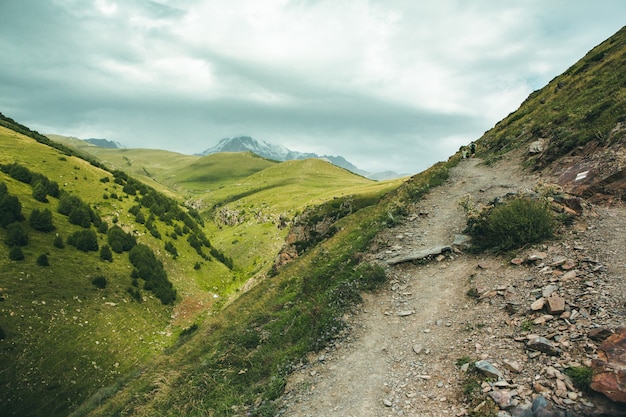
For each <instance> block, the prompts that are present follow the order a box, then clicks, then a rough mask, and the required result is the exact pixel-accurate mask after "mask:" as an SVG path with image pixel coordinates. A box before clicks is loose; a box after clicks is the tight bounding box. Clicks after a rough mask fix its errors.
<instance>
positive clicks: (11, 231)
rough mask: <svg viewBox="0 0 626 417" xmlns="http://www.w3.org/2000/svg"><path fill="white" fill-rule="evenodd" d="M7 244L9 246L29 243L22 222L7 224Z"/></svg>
mask: <svg viewBox="0 0 626 417" xmlns="http://www.w3.org/2000/svg"><path fill="white" fill-rule="evenodd" d="M5 242H6V244H7V245H8V246H26V245H28V235H27V234H26V231H25V230H24V227H22V224H21V223H18V222H14V223H11V224H10V225H8V226H7V237H6V241H5Z"/></svg>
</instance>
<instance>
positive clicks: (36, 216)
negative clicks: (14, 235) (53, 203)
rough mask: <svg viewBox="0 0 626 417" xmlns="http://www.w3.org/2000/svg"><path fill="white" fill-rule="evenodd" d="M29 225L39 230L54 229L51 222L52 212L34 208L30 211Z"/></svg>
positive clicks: (49, 230) (48, 230) (47, 230)
mask: <svg viewBox="0 0 626 417" xmlns="http://www.w3.org/2000/svg"><path fill="white" fill-rule="evenodd" d="M28 222H29V223H30V227H32V228H33V229H35V230H38V231H40V232H51V231H53V230H54V224H52V212H51V211H50V210H48V209H44V210H42V211H39V210H38V209H34V210H33V211H31V212H30V217H29V218H28Z"/></svg>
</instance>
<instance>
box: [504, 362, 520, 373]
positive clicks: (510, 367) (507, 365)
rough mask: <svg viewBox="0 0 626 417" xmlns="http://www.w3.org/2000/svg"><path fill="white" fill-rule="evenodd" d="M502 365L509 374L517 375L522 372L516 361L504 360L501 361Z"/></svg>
mask: <svg viewBox="0 0 626 417" xmlns="http://www.w3.org/2000/svg"><path fill="white" fill-rule="evenodd" d="M502 364H503V365H504V367H505V368H506V369H508V370H509V371H511V372H514V373H516V374H519V373H520V372H522V367H521V365H520V364H519V363H518V362H516V361H512V360H508V359H505V360H503V361H502Z"/></svg>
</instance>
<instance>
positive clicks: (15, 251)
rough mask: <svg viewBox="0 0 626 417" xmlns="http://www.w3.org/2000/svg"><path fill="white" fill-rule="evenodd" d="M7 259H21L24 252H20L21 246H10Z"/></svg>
mask: <svg viewBox="0 0 626 417" xmlns="http://www.w3.org/2000/svg"><path fill="white" fill-rule="evenodd" d="M9 259H10V260H12V261H23V260H24V252H22V248H20V247H19V246H11V249H9Z"/></svg>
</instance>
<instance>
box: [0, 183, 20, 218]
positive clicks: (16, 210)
mask: <svg viewBox="0 0 626 417" xmlns="http://www.w3.org/2000/svg"><path fill="white" fill-rule="evenodd" d="M23 219H24V216H22V204H21V203H20V200H19V199H18V198H17V197H16V196H14V195H11V194H9V192H8V190H7V186H6V185H5V184H4V183H0V226H2V227H7V226H8V225H9V224H11V223H13V222H16V221H21V220H23Z"/></svg>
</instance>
